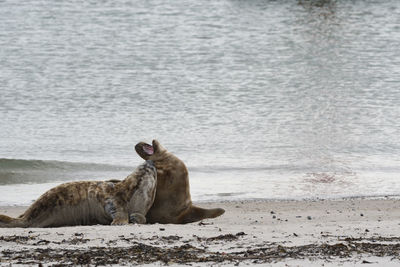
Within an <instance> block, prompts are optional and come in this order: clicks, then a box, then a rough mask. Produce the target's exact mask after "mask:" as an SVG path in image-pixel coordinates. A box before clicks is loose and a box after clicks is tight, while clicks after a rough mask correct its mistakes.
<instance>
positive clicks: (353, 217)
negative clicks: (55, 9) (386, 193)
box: [0, 198, 400, 266]
mask: <svg viewBox="0 0 400 267" xmlns="http://www.w3.org/2000/svg"><path fill="white" fill-rule="evenodd" d="M199 205H200V206H202V207H223V208H224V209H226V213H225V214H224V215H223V216H221V217H219V218H216V219H210V220H204V221H201V222H196V223H191V224H186V225H171V224H169V225H162V224H153V225H128V226H100V225H95V226H79V227H61V228H45V229H39V228H27V229H18V228H11V229H7V228H2V229H0V247H1V265H2V266H4V265H8V264H10V263H11V264H13V265H19V264H22V265H38V264H42V265H44V266H47V265H59V266H68V265H71V266H72V265H108V266H109V265H115V266H117V265H190V266H215V265H217V266H225V265H226V266H234V265H236V266H240V265H256V264H258V265H264V266H265V265H267V266H268V265H274V266H338V265H340V266H354V265H360V266H361V265H362V266H364V265H368V266H399V265H400V231H399V224H400V208H399V207H400V200H398V199H359V198H356V199H345V200H318V201H244V202H240V201H239V202H219V203H200V204H199ZM25 208H26V207H0V213H1V214H7V215H12V216H17V215H19V214H20V213H21V212H23V210H25Z"/></svg>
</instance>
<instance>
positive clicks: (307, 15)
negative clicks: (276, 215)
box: [0, 0, 400, 204]
mask: <svg viewBox="0 0 400 267" xmlns="http://www.w3.org/2000/svg"><path fill="white" fill-rule="evenodd" d="M399 40H400V4H399V3H398V1H394V0H392V1H384V2H380V1H361V0H360V1H344V0H343V1H328V0H325V1H323V0H320V1H295V0H292V1H289V0H288V1H267V0H263V1H261V0H252V1H244V0H218V1H193V0H187V1H179V2H174V1H162V0H155V1H151V0H150V1H122V0H113V1H105V0H104V1H50V0H42V1H39V0H32V1H18V3H17V2H15V1H0V116H1V117H0V118H1V131H0V158H5V159H30V160H50V161H54V160H56V161H64V162H82V163H83V162H85V163H86V162H89V163H102V164H104V163H106V164H112V165H118V166H120V165H125V166H132V168H133V167H134V166H136V165H137V164H139V163H140V162H141V159H140V158H139V157H138V156H137V155H136V154H135V152H134V150H133V146H134V144H136V143H137V142H139V141H142V140H145V141H151V139H153V138H157V139H159V140H160V142H161V143H162V144H164V146H165V147H167V148H168V149H169V150H170V151H173V152H174V153H175V154H176V155H178V156H179V157H180V158H181V159H183V160H184V161H185V163H186V164H187V166H188V167H189V170H190V172H191V184H192V194H193V198H194V199H195V200H210V199H233V198H304V197H307V198H308V197H338V196H358V195H370V196H372V195H387V194H395V195H398V194H400V183H399V179H400V156H399V154H400V145H399V141H398V140H399V136H400V123H399V118H400V89H399V87H400V86H399V85H400V78H399V77H400V50H399ZM66 164H67V163H66ZM0 165H1V164H0ZM67 165H68V164H67ZM46 166H47V165H46ZM68 166H70V165H68ZM78 169H79V168H78ZM111 169H112V170H113V168H111ZM68 170H69V169H66V170H65V171H64V174H63V175H60V174H59V173H58V172H57V171H55V170H54V169H51V168H50V169H48V168H47V167H46V168H45V172H46V175H45V176H46V177H50V176H51V174H54V181H61V180H68V178H66V176H68V175H65V172H66V173H67V174H68ZM12 172H14V174H13V175H14V176H13V175H10V171H9V170H8V169H7V168H4V167H3V169H2V170H0V184H3V185H0V192H4V193H6V192H7V194H8V195H6V194H3V193H2V194H0V204H1V203H6V204H7V203H21V201H20V200H19V198H16V200H15V201H14V200H11V199H14V196H15V193H14V192H17V191H16V190H17V189H16V188H18V190H22V191H21V192H25V193H26V194H28V193H27V192H31V193H32V194H31V195H29V197H27V199H29V198H32V199H33V198H35V197H37V196H38V195H40V193H42V191H43V190H44V189H46V188H48V187H49V186H50V185H52V184H51V183H50V182H49V183H47V182H45V181H43V180H40V179H39V180H35V179H36V178H32V177H30V174H29V171H27V172H20V171H18V170H13V171H12ZM74 172H75V171H74V170H73V168H72V170H71V179H81V177H82V175H81V174H82V173H80V174H79V175H73V173H74ZM21 173H22V174H21ZM84 173H86V172H84ZM11 174H12V173H11ZM93 174H96V175H95V176H96V178H98V179H103V178H108V177H109V176H112V175H111V174H109V172H105V174H104V175H101V174H100V175H99V172H93ZM113 174H114V176H115V175H117V174H118V175H120V172H119V171H116V172H114V173H113ZM18 175H19V176H18ZM88 176H90V175H88ZM103 176H104V177H103ZM10 177H18V179H17V178H15V181H16V182H15V184H14V185H13V184H10V183H9V182H4V181H5V180H7V181H10V179H11V178H10ZM21 177H22V178H21ZM25 177H26V181H27V182H30V183H36V185H35V188H36V187H38V188H37V189H35V190H33V191H34V192H32V187H30V186H29V185H24V184H22V183H21V182H20V181H21V179H22V180H24V179H25ZM35 177H36V176H35ZM88 178H90V177H88ZM121 178H123V177H121ZM12 179H14V178H12ZM12 179H11V180H12ZM46 181H47V180H46ZM43 182H45V183H44V184H43ZM6 183H7V184H8V185H5V184H6ZM38 183H40V185H39V184H38ZM21 188H22V189H21ZM24 188H25V189H24ZM18 192H20V191H18ZM25 193H24V194H25ZM18 195H21V194H20V193H18ZM24 201H25V202H26V201H28V200H24ZM24 201H22V202H24ZM25 202H24V203H25Z"/></svg>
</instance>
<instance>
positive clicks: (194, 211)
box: [135, 140, 225, 224]
mask: <svg viewBox="0 0 400 267" xmlns="http://www.w3.org/2000/svg"><path fill="white" fill-rule="evenodd" d="M135 150H136V152H137V153H138V154H139V156H141V157H142V158H143V159H145V160H152V161H153V162H154V165H155V167H156V169H157V190H156V197H155V200H154V203H153V206H152V207H151V208H150V210H149V211H148V213H147V215H146V219H147V222H149V223H175V224H183V223H190V222H196V221H200V220H202V219H207V218H215V217H218V216H220V215H222V214H223V213H224V212H225V210H224V209H220V208H216V209H203V208H200V207H196V206H194V205H193V204H192V200H191V196H190V188H189V173H188V170H187V168H186V166H185V164H184V163H183V161H182V160H180V159H179V158H178V157H176V156H175V155H173V154H172V153H170V152H168V151H167V150H166V149H165V148H164V147H163V146H162V145H161V144H160V143H159V142H158V141H157V140H153V142H152V145H149V144H147V143H144V142H140V143H138V144H137V145H136V146H135Z"/></svg>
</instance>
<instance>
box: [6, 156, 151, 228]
mask: <svg viewBox="0 0 400 267" xmlns="http://www.w3.org/2000/svg"><path fill="white" fill-rule="evenodd" d="M156 184H157V173H156V170H155V168H154V165H153V163H152V162H151V161H147V162H146V163H144V164H142V165H140V166H139V167H138V168H137V169H136V170H135V171H134V172H133V173H132V174H130V175H129V176H128V177H127V178H126V179H125V180H123V181H118V182H117V181H113V180H112V181H81V182H70V183H65V184H61V185H59V186H56V187H54V188H52V189H50V190H49V191H47V192H46V193H44V194H43V195H42V196H41V197H39V199H37V200H36V201H35V202H34V203H33V204H32V205H31V206H30V207H29V208H28V209H27V210H26V211H25V213H24V214H22V215H21V216H19V217H18V218H11V217H8V216H6V215H0V227H58V226H72V225H93V224H113V225H122V224H128V223H129V222H130V221H131V222H134V223H145V222H146V218H145V216H146V213H147V211H148V210H149V209H150V207H151V206H152V204H153V202H154V198H155V193H156Z"/></svg>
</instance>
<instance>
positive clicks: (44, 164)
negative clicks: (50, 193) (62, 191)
mask: <svg viewBox="0 0 400 267" xmlns="http://www.w3.org/2000/svg"><path fill="white" fill-rule="evenodd" d="M134 168H135V167H127V166H114V165H107V164H96V163H77V162H64V161H52V160H25V159H5V158H2V159H0V185H7V184H25V183H48V182H56V181H68V180H103V179H110V178H119V179H121V178H125V176H126V175H127V174H129V173H130V172H131V171H132V170H133V169H134Z"/></svg>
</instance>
